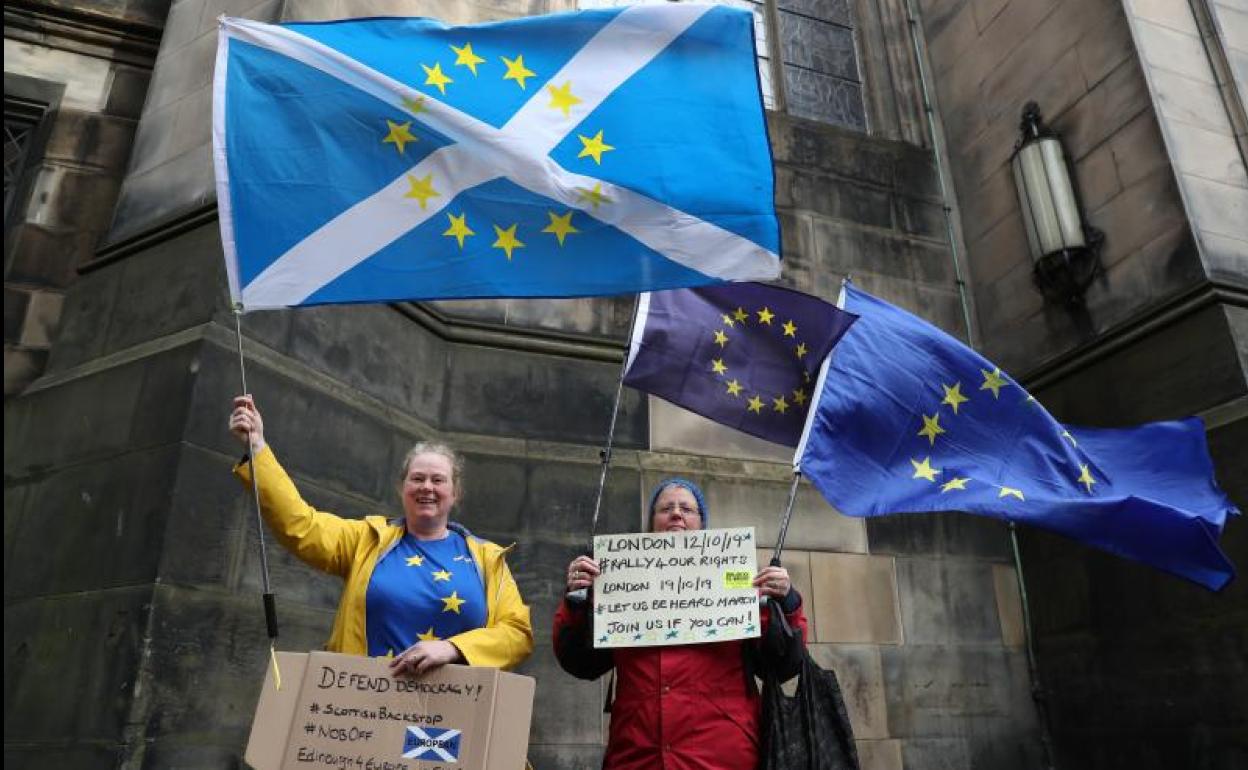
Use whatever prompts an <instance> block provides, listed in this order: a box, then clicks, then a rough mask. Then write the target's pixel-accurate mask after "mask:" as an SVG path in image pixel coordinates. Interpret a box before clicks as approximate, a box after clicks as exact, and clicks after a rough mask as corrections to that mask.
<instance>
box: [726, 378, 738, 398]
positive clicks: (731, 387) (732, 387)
mask: <svg viewBox="0 0 1248 770" xmlns="http://www.w3.org/2000/svg"><path fill="white" fill-rule="evenodd" d="M728 395H730V396H739V395H741V383H739V382H737V381H736V380H729V382H728Z"/></svg>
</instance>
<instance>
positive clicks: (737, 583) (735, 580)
mask: <svg viewBox="0 0 1248 770" xmlns="http://www.w3.org/2000/svg"><path fill="white" fill-rule="evenodd" d="M751 578H752V576H751V575H750V573H749V572H747V571H746V570H732V569H730V570H728V571H726V572H725V573H724V588H749V587H750V585H751V584H752V583H753V582H754V581H753V580H752V579H751Z"/></svg>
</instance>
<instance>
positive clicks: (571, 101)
mask: <svg viewBox="0 0 1248 770" xmlns="http://www.w3.org/2000/svg"><path fill="white" fill-rule="evenodd" d="M546 90H547V91H549V92H550V104H548V105H546V106H547V107H550V108H551V109H552V110H559V111H561V112H562V113H563V116H564V117H565V118H566V117H568V115H569V114H571V113H570V111H571V109H572V108H573V107H575V106H576V105H578V104H580V103H581V100H580V99H578V98H577V97H576V96H575V95H573V93H572V81H571V80H568V81H566V82H564V84H563V85H561V86H559V87H558V88H556V87H555V86H553V85H548V86H546ZM598 135H599V136H602V133H601V132H599V134H598Z"/></svg>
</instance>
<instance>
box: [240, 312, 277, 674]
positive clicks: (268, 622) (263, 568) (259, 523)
mask: <svg viewBox="0 0 1248 770" xmlns="http://www.w3.org/2000/svg"><path fill="white" fill-rule="evenodd" d="M242 316H243V308H242V305H241V304H237V303H236V304H235V305H234V332H235V334H236V337H237V339H238V373H239V377H240V378H241V379H242V383H243V393H247V392H248V391H247V364H246V363H245V360H244V358H243V323H242ZM247 470H248V472H249V473H250V474H251V493H252V495H251V497H252V501H253V502H254V503H255V510H256V534H257V535H258V537H259V543H260V577H261V582H262V585H263V586H264V593H263V594H262V597H263V600H264V624H265V627H266V628H267V629H268V632H269V648H270V650H272V649H273V646H274V644H275V642H276V640H277V605H276V604H275V603H274V600H273V589H272V587H271V586H270V585H269V555H268V550H267V549H266V548H265V545H264V520H263V519H262V518H261V516H260V482H259V480H258V479H257V478H256V462H255V451H254V449H253V447H252V444H251V431H248V432H247Z"/></svg>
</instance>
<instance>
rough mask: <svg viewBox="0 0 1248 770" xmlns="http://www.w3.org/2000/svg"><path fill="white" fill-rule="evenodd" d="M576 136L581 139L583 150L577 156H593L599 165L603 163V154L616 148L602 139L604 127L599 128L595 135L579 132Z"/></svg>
mask: <svg viewBox="0 0 1248 770" xmlns="http://www.w3.org/2000/svg"><path fill="white" fill-rule="evenodd" d="M576 138H577V139H580V140H581V152H580V154H578V155H577V156H576V157H578V158H584V157H586V156H588V157H590V158H593V159H594V163H597V164H598V165H599V166H601V165H602V154H603V153H604V152H611V151H612V150H614V149H615V148H614V147H612V146H611V145H609V144H607V143H606V142H604V141H602V129H598V133H596V134H594V135H593V137H588V136H581V135H580V134H577V135H576Z"/></svg>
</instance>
